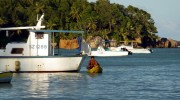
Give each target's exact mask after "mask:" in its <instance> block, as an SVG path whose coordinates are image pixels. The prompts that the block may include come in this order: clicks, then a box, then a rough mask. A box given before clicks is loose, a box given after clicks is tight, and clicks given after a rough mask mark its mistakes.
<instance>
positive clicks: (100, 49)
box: [89, 46, 129, 57]
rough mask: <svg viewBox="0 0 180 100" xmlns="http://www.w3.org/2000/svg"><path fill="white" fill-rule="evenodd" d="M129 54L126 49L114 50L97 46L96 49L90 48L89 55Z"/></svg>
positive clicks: (111, 55)
mask: <svg viewBox="0 0 180 100" xmlns="http://www.w3.org/2000/svg"><path fill="white" fill-rule="evenodd" d="M127 55H129V52H128V51H123V50H119V51H114V50H109V49H107V50H105V49H104V48H103V46H99V47H98V48H97V50H92V51H91V53H90V55H89V56H101V57H103V56H105V57H113V56H127Z"/></svg>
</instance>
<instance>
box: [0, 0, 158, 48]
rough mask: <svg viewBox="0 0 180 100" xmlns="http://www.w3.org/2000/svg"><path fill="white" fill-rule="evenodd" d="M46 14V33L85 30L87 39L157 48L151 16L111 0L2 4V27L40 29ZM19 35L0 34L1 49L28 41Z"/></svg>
mask: <svg viewBox="0 0 180 100" xmlns="http://www.w3.org/2000/svg"><path fill="white" fill-rule="evenodd" d="M43 13H44V14H45V18H44V25H45V26H46V29H58V30H59V29H63V30H84V31H85V33H86V34H85V35H84V36H85V37H84V38H86V39H87V38H90V37H94V36H100V37H102V38H104V39H108V40H116V41H117V42H120V41H137V42H138V43H139V45H141V46H143V47H146V46H154V45H155V44H154V42H155V39H157V38H158V36H157V34H156V33H157V28H156V27H155V22H154V20H153V19H152V17H151V14H149V13H148V12H146V11H144V10H142V9H139V8H137V7H133V6H131V5H130V6H128V7H125V6H123V5H121V4H115V3H110V1H109V0H97V1H96V2H88V1H87V0H1V3H0V27H12V26H13V27H14V26H29V25H36V23H37V20H36V19H37V15H38V16H39V17H40V15H41V14H43ZM12 33H13V32H12ZM16 33H18V34H12V35H10V36H9V37H7V36H6V34H0V35H1V36H0V45H1V46H4V44H5V43H7V42H8V41H10V40H19V39H22V38H24V37H26V35H22V34H21V31H18V32H16ZM18 36H21V37H20V38H18ZM12 37H14V38H15V39H12ZM63 37H64V38H66V35H63ZM56 41H58V39H56Z"/></svg>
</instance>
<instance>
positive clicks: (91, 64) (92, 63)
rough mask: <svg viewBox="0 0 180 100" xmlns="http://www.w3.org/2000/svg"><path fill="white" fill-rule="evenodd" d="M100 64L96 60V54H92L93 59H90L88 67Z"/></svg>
mask: <svg viewBox="0 0 180 100" xmlns="http://www.w3.org/2000/svg"><path fill="white" fill-rule="evenodd" d="M97 65H98V66H99V64H98V62H97V61H96V60H95V58H94V56H91V59H90V60H89V63H88V67H87V69H92V68H93V67H95V66H97Z"/></svg>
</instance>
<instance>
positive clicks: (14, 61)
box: [0, 56, 86, 72]
mask: <svg viewBox="0 0 180 100" xmlns="http://www.w3.org/2000/svg"><path fill="white" fill-rule="evenodd" d="M85 57H86V56H48V57H47V56H34V57H33V56H31V57H29V56H19V57H8V56H5V57H0V71H7V70H8V71H12V72H78V71H79V70H80V68H81V65H82V63H83V61H84V59H85Z"/></svg>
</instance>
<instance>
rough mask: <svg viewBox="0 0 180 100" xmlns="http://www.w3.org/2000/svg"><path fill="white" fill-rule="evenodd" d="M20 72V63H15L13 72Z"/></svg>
mask: <svg viewBox="0 0 180 100" xmlns="http://www.w3.org/2000/svg"><path fill="white" fill-rule="evenodd" d="M19 70H20V61H15V71H16V72H19Z"/></svg>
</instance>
